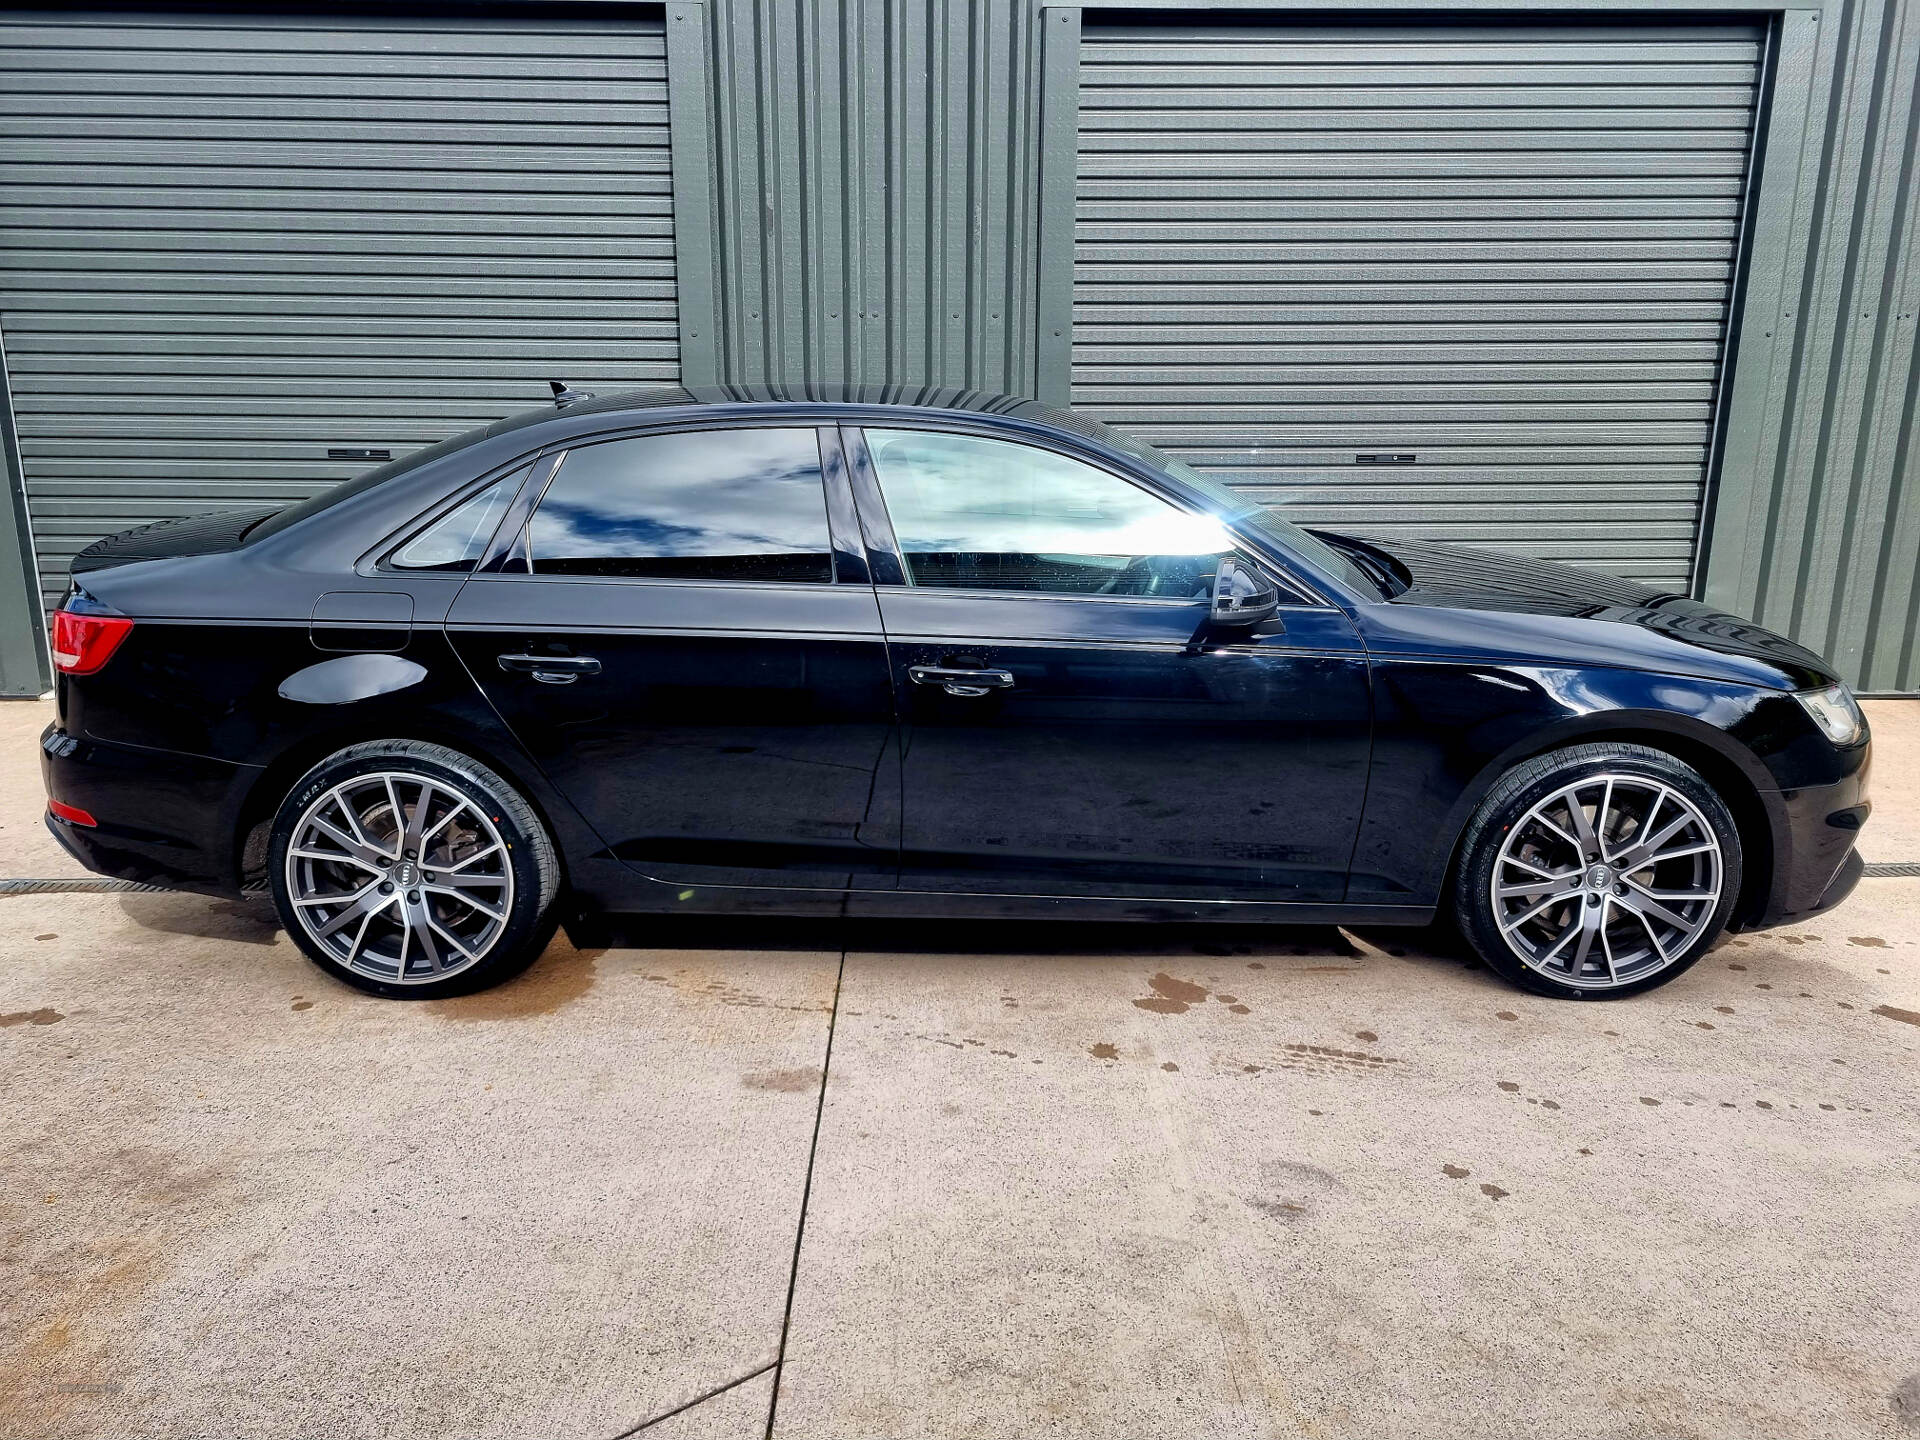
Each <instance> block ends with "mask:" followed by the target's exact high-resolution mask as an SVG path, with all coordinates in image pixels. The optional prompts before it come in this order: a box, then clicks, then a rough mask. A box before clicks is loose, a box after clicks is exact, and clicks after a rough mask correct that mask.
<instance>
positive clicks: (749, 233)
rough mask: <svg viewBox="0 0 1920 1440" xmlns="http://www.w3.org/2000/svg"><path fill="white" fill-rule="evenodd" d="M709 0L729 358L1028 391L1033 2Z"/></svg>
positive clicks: (1034, 218)
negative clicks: (914, 2) (1029, 5)
mask: <svg viewBox="0 0 1920 1440" xmlns="http://www.w3.org/2000/svg"><path fill="white" fill-rule="evenodd" d="M708 14H709V16H710V17H711V18H710V22H709V23H710V26H711V32H710V37H709V46H710V54H711V64H712V76H713V83H712V87H711V101H710V104H711V108H712V114H711V125H710V130H711V137H712V138H711V142H710V143H711V148H712V165H713V171H712V176H713V179H712V184H713V194H714V210H715V216H714V227H713V234H714V256H713V263H714V271H715V284H714V291H715V305H716V310H717V315H718V321H719V331H720V334H719V339H718V344H717V347H716V348H717V350H718V352H719V353H718V361H719V365H718V368H719V373H720V374H721V375H722V376H723V377H724V378H727V379H730V380H756V379H765V378H770V377H778V378H782V379H787V380H801V381H805V380H814V381H838V380H848V381H894V380H897V381H901V382H904V383H909V384H916V385H918V384H928V385H953V386H960V387H971V388H978V389H986V390H1009V391H1017V392H1022V393H1030V392H1032V391H1033V390H1034V388H1035V383H1036V382H1035V360H1034V334H1033V331H1034V322H1033V315H1034V303H1035V301H1034V283H1035V263H1034V254H1035V237H1036V235H1037V227H1038V224H1039V207H1038V196H1037V183H1038V182H1037V174H1038V163H1039V144H1038V141H1039V112H1040V85H1039V75H1038V69H1037V66H1038V55H1039V46H1038V33H1039V12H1038V10H1037V9H1030V8H1029V7H1028V6H1025V5H1016V4H1011V3H1004V0H1001V3H993V4H980V3H972V0H924V3H922V4H914V5H908V4H901V3H898V0H818V3H798V0H713V3H712V4H711V5H710V6H709V7H708Z"/></svg>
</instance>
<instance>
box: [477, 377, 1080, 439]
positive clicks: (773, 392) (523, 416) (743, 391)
mask: <svg viewBox="0 0 1920 1440" xmlns="http://www.w3.org/2000/svg"><path fill="white" fill-rule="evenodd" d="M765 405H797V406H812V405H818V406H822V407H835V408H840V407H845V408H849V409H851V408H856V407H857V408H877V407H887V406H900V407H903V408H912V409H916V410H946V411H959V412H962V413H966V414H973V415H1012V416H1018V417H1019V418H1021V419H1025V420H1031V421H1036V422H1038V423H1041V424H1052V425H1060V424H1061V423H1062V422H1063V420H1065V419H1067V418H1068V417H1066V416H1064V415H1063V413H1062V412H1061V411H1058V410H1053V409H1050V408H1049V407H1047V406H1045V405H1042V404H1041V403H1040V402H1039V401H1037V400H1031V399H1028V398H1026V397H1024V396H1020V395H1002V394H998V393H996V392H994V391H991V390H966V389H961V388H959V387H957V386H948V385H848V384H839V383H791V384H788V383H773V382H768V383H757V384H751V385H661V386H658V387H655V388H651V389H646V390H629V391H626V392H625V393H623V394H617V395H596V396H595V397H594V398H593V399H591V400H581V401H576V402H575V403H573V404H571V405H568V406H566V407H564V408H561V407H557V406H542V407H540V408H538V409H533V410H523V411H521V412H519V413H518V414H515V415H509V416H507V417H506V418H505V419H504V420H499V421H496V422H495V423H494V424H492V425H490V426H489V427H487V432H486V433H487V434H489V435H498V434H501V433H502V432H504V431H507V430H517V429H520V428H521V427H523V426H527V425H538V424H541V423H542V422H545V421H552V420H561V419H573V418H575V417H582V416H590V415H591V416H605V415H609V414H622V413H626V412H630V411H644V410H685V409H704V408H708V407H714V408H719V407H729V406H745V407H754V406H765Z"/></svg>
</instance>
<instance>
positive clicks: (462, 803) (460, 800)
mask: <svg viewBox="0 0 1920 1440" xmlns="http://www.w3.org/2000/svg"><path fill="white" fill-rule="evenodd" d="M453 798H454V804H453V807H452V808H451V809H449V810H448V811H447V813H446V814H444V815H442V816H441V817H440V818H439V819H438V820H436V821H434V822H433V828H432V829H431V830H429V831H427V833H426V834H424V835H422V836H421V837H420V858H421V859H423V860H424V859H425V858H426V855H427V846H428V844H429V843H430V842H431V841H432V840H433V837H434V836H436V835H438V834H439V833H440V832H441V831H442V830H444V829H446V828H447V826H449V825H451V824H452V823H453V817H454V816H456V815H459V814H461V813H462V812H464V811H467V810H470V809H472V808H473V807H472V806H470V805H468V804H467V801H466V797H465V796H461V795H456V796H454V797H453Z"/></svg>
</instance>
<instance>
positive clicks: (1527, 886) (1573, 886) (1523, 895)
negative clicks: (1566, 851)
mask: <svg viewBox="0 0 1920 1440" xmlns="http://www.w3.org/2000/svg"><path fill="white" fill-rule="evenodd" d="M1579 888H1580V872H1579V871H1578V870H1571V871H1566V872H1563V873H1562V874H1559V875H1551V876H1548V877H1547V878H1546V879H1544V880H1529V881H1527V882H1525V883H1524V884H1520V885H1502V886H1501V887H1500V889H1499V890H1498V891H1497V892H1495V893H1497V894H1498V895H1499V896H1500V898H1501V899H1502V900H1531V899H1533V898H1534V897H1535V896H1538V895H1570V894H1572V893H1573V892H1574V891H1575V890H1578V889H1579Z"/></svg>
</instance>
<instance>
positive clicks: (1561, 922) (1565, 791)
mask: <svg viewBox="0 0 1920 1440" xmlns="http://www.w3.org/2000/svg"><path fill="white" fill-rule="evenodd" d="M1740 859H1741V857H1740V834H1739V831H1738V829H1737V828H1736V827H1735V825H1734V822H1733V815H1732V813H1731V812H1730V811H1729V810H1728V809H1727V805H1726V802H1725V801H1724V800H1722V799H1721V798H1720V796H1719V795H1718V793H1716V792H1715V790H1714V789H1713V787H1712V786H1711V785H1709V784H1707V782H1706V781H1705V780H1703V779H1701V777H1700V776H1699V774H1698V773H1697V772H1695V771H1694V770H1693V769H1692V768H1691V767H1690V766H1687V765H1684V764H1682V763H1681V762H1680V761H1678V760H1676V759H1675V758H1674V757H1673V756H1671V755H1667V754H1665V753H1663V752H1661V751H1659V750H1651V749H1648V748H1646V747H1645V746H1641V745H1620V744H1598V745H1579V746H1575V747H1573V748H1571V749H1567V750H1558V751H1554V752H1553V753H1552V754H1548V755H1541V756H1537V757H1536V758H1534V759H1532V760H1528V761H1526V762H1524V763H1523V764H1520V765H1517V766H1515V767H1514V769H1513V770H1512V771H1510V772H1509V773H1508V774H1506V775H1505V776H1503V777H1501V779H1500V781H1499V783H1497V784H1496V785H1495V786H1494V787H1493V789H1492V791H1491V792H1489V794H1488V795H1487V798H1486V800H1485V801H1484V802H1483V803H1482V804H1481V806H1480V808H1479V810H1478V811H1477V812H1476V813H1475V814H1474V817H1473V820H1472V822H1471V823H1469V825H1468V826H1467V831H1466V835H1465V837H1464V839H1463V841H1462V848H1461V855H1460V863H1459V865H1458V867H1457V868H1456V872H1455V881H1454V893H1453V905H1454V914H1455V917H1456V918H1457V919H1458V921H1459V924H1460V929H1461V931H1462V933H1463V934H1464V935H1465V936H1466V938H1467V940H1468V942H1469V943H1470V944H1471V945H1472V946H1473V948H1474V950H1475V951H1476V952H1477V953H1478V954H1479V956H1480V958H1481V959H1483V960H1485V961H1486V962H1487V964H1488V965H1490V966H1491V967H1492V968H1493V969H1495V970H1497V971H1498V972H1499V973H1500V974H1501V975H1503V976H1505V977H1506V978H1507V979H1508V980H1511V981H1512V982H1513V983H1514V984H1516V985H1520V986H1523V987H1525V988H1526V989H1529V990H1534V991H1538V992H1539V993H1541V994H1543V995H1554V996H1559V997H1561V998H1564V999H1570V1000H1598V999H1611V998H1618V997H1620V996H1624V995H1632V994H1635V993H1637V992H1638V991H1641V990H1648V989H1651V988H1652V987H1654V986H1655V985H1664V984H1665V983H1666V982H1667V981H1669V980H1671V979H1673V978H1674V977H1675V976H1677V975H1679V974H1680V973H1682V972H1683V971H1685V970H1686V969H1687V968H1688V967H1689V966H1691V965H1692V964H1693V963H1694V962H1695V961H1696V960H1698V959H1699V958H1700V957H1701V956H1702V955H1704V954H1705V953H1706V951H1707V949H1708V947H1709V946H1711V945H1712V944H1713V942H1714V940H1715V939H1716V938H1718V936H1719V934H1720V932H1721V930H1722V929H1724V928H1725V926H1726V922H1727V916H1728V914H1729V912H1731V910H1732V909H1733V905H1734V901H1735V900H1736V899H1737V898H1738V896H1739V894H1740Z"/></svg>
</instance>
